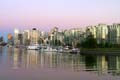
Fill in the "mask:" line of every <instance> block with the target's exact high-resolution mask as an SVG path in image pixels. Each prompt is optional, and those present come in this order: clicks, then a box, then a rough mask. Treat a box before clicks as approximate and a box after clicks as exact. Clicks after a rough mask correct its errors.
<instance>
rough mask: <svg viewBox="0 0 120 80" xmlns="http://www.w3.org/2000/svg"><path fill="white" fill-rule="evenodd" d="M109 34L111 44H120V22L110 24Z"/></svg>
mask: <svg viewBox="0 0 120 80" xmlns="http://www.w3.org/2000/svg"><path fill="white" fill-rule="evenodd" d="M108 30H109V34H108V41H109V43H111V44H120V24H113V25H109V26H108Z"/></svg>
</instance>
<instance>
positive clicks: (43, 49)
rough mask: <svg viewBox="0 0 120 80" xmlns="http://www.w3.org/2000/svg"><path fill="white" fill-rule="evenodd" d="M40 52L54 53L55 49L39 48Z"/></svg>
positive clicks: (48, 47)
mask: <svg viewBox="0 0 120 80" xmlns="http://www.w3.org/2000/svg"><path fill="white" fill-rule="evenodd" d="M41 51H44V52H56V51H57V49H53V48H52V47H50V46H46V48H41Z"/></svg>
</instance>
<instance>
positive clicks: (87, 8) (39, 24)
mask: <svg viewBox="0 0 120 80" xmlns="http://www.w3.org/2000/svg"><path fill="white" fill-rule="evenodd" d="M119 3H120V1H119V0H106V1H104V0H100V1H98V0H92V1H89V0H59V1H58V0H57V1H56V0H44V1H42V0H20V1H16V0H0V10H1V11H0V28H1V29H0V36H6V35H7V34H8V33H12V32H13V30H14V29H15V28H18V29H23V30H24V29H31V28H34V27H35V28H39V29H40V30H43V31H50V29H51V28H53V27H55V26H56V27H58V28H59V29H70V28H85V27H86V26H89V25H96V24H99V23H105V24H112V23H119V22H120V15H119V14H120V11H119V8H120V5H119Z"/></svg>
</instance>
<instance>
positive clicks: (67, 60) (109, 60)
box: [0, 48, 120, 75]
mask: <svg viewBox="0 0 120 80" xmlns="http://www.w3.org/2000/svg"><path fill="white" fill-rule="evenodd" d="M6 53H7V55H4V57H6V59H7V62H8V65H9V66H13V69H18V68H33V69H36V68H39V69H46V68H47V69H55V70H68V71H75V72H80V71H88V72H97V73H98V74H99V75H101V74H107V73H109V74H112V75H113V74H114V75H115V74H116V75H117V74H120V56H110V55H107V56H105V55H75V54H62V53H50V52H48V53H43V52H39V51H34V50H23V49H17V48H8V49H7V52H6ZM0 54H3V51H2V49H0ZM1 57H3V55H2V56H1ZM1 59H2V58H0V61H1Z"/></svg>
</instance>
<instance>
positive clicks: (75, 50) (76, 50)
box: [70, 48, 80, 53]
mask: <svg viewBox="0 0 120 80" xmlns="http://www.w3.org/2000/svg"><path fill="white" fill-rule="evenodd" d="M70 53H80V50H79V49H78V48H73V49H72V50H71V51H70Z"/></svg>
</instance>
